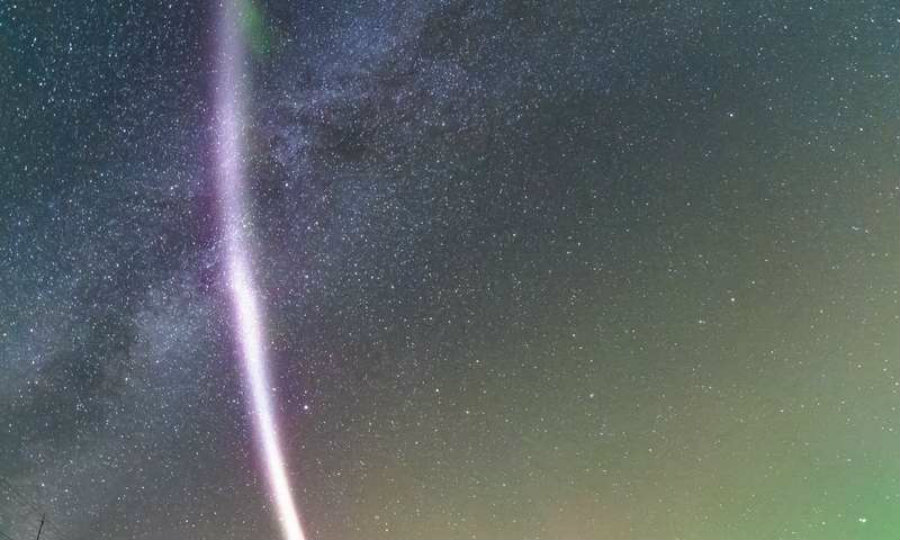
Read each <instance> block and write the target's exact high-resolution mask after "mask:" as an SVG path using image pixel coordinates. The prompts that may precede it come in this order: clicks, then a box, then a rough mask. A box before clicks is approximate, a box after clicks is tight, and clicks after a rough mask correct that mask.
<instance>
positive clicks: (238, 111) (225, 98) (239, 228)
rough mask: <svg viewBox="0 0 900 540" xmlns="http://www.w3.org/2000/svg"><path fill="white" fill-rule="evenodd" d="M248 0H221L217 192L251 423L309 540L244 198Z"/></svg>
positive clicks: (285, 520)
mask: <svg viewBox="0 0 900 540" xmlns="http://www.w3.org/2000/svg"><path fill="white" fill-rule="evenodd" d="M242 4H243V2H241V0H221V3H220V4H219V5H218V9H219V12H218V28H217V44H216V66H215V68H216V70H215V90H214V107H215V139H216V142H215V163H216V165H215V167H216V191H217V199H218V205H219V214H220V216H221V218H220V219H221V225H222V232H223V235H224V238H223V240H224V245H225V253H226V255H225V258H226V260H225V279H226V281H227V283H228V293H229V296H230V302H231V309H232V317H233V322H234V325H235V330H236V332H237V342H238V344H239V352H240V356H241V363H242V367H243V373H244V379H245V384H246V388H247V391H248V393H249V397H250V401H249V403H248V404H247V406H248V408H249V409H250V412H251V417H252V421H253V427H254V431H255V434H256V437H257V438H258V446H259V449H260V453H261V454H262V458H263V461H264V463H265V468H266V477H267V480H268V485H269V489H270V490H271V493H272V498H273V500H274V502H275V506H276V509H277V511H278V517H279V521H280V524H281V530H282V535H283V537H284V538H285V540H304V539H305V536H304V534H303V528H302V527H301V525H300V518H299V515H298V512H297V506H296V504H295V502H294V497H293V495H292V493H291V486H290V482H289V480H288V474H287V467H286V465H285V462H284V455H283V453H282V450H281V444H280V441H279V436H278V429H277V426H276V419H275V410H274V405H273V400H272V395H271V392H270V389H271V388H272V385H271V382H270V378H269V373H268V358H267V356H268V355H267V350H266V346H265V339H264V335H265V328H264V326H265V324H264V323H265V321H264V317H263V313H262V308H261V306H260V303H259V294H258V292H257V289H256V285H255V283H254V276H253V268H252V264H251V260H252V250H251V246H250V242H249V227H250V220H249V217H248V216H247V209H246V204H245V190H246V187H245V185H244V184H245V182H244V165H243V163H244V155H243V151H244V141H243V126H244V118H243V96H244V88H243V86H244V75H245V72H244V69H243V64H244V43H243V37H242V35H241V29H240V22H241V17H242V15H243V14H242V12H241V10H242V9H243V6H242Z"/></svg>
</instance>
